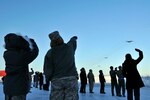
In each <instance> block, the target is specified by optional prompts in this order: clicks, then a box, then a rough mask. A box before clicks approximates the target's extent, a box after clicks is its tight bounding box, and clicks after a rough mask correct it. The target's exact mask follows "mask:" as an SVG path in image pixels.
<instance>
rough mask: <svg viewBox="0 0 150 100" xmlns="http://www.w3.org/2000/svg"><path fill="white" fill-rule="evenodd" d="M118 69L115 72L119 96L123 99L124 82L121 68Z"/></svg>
mask: <svg viewBox="0 0 150 100" xmlns="http://www.w3.org/2000/svg"><path fill="white" fill-rule="evenodd" d="M118 68H119V70H117V71H116V73H117V76H118V86H119V94H120V96H123V97H125V80H124V76H123V73H122V66H119V67H118Z"/></svg>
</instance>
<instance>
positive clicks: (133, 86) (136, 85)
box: [122, 49, 144, 100]
mask: <svg viewBox="0 0 150 100" xmlns="http://www.w3.org/2000/svg"><path fill="white" fill-rule="evenodd" d="M135 51H137V52H138V53H139V57H138V58H137V59H136V60H134V59H132V56H131V54H129V53H128V54H126V56H125V61H124V63H123V64H122V66H123V70H122V72H123V75H124V77H125V78H126V88H127V100H133V93H134V100H140V88H141V87H144V83H143V81H142V78H141V76H140V74H139V72H138V70H137V64H138V63H140V61H141V60H142V59H143V52H142V51H141V50H140V49H135Z"/></svg>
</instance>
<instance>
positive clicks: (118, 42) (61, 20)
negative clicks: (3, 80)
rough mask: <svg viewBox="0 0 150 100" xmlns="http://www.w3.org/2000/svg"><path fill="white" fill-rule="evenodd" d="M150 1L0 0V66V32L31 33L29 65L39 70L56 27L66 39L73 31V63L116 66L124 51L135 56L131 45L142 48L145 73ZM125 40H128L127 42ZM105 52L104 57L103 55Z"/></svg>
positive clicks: (144, 72)
mask: <svg viewBox="0 0 150 100" xmlns="http://www.w3.org/2000/svg"><path fill="white" fill-rule="evenodd" d="M149 4H150V1H149V0H94V1H93V0H1V1H0V38H1V39H0V46H1V47H0V69H4V68H5V63H4V59H3V52H4V50H5V49H4V48H3V44H4V39H3V37H4V36H5V35H6V34H7V33H10V32H19V33H21V34H22V35H28V37H31V38H34V39H35V41H36V42H37V44H38V46H39V49H40V53H39V56H38V57H37V59H36V60H35V61H34V62H32V63H31V64H30V67H32V68H33V69H34V70H35V71H42V69H43V61H44V56H45V54H46V52H47V50H48V49H49V48H50V46H49V43H50V40H49V38H48V34H49V33H50V32H52V31H55V30H58V31H59V32H60V34H61V36H62V37H63V38H64V40H65V42H67V41H68V40H69V39H70V38H71V37H72V36H74V35H77V36H78V47H77V51H76V55H75V57H76V66H77V69H78V71H79V72H80V68H82V67H85V69H86V71H87V73H88V70H89V69H93V71H94V74H95V76H98V71H99V70H100V69H101V70H103V71H104V74H105V75H108V74H109V67H110V66H111V65H112V66H114V67H118V66H119V65H121V64H122V63H123V61H124V56H125V54H126V53H131V54H132V56H133V58H135V59H136V58H137V57H138V53H137V52H136V51H135V50H134V49H135V48H139V49H141V50H142V51H143V52H144V59H143V60H142V62H141V63H140V64H139V65H138V70H139V72H140V73H141V75H150V74H149V72H150V64H149V59H150V51H149V50H150V46H149V43H150V39H149V37H150V6H149ZM127 40H133V41H134V42H132V43H127V42H126V41H127ZM105 57H107V59H106V58H105Z"/></svg>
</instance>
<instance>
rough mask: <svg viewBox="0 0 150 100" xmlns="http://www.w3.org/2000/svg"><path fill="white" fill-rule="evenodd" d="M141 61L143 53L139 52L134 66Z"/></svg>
mask: <svg viewBox="0 0 150 100" xmlns="http://www.w3.org/2000/svg"><path fill="white" fill-rule="evenodd" d="M142 59H143V52H142V51H139V57H138V59H137V60H136V64H138V63H139V62H140V61H141V60H142Z"/></svg>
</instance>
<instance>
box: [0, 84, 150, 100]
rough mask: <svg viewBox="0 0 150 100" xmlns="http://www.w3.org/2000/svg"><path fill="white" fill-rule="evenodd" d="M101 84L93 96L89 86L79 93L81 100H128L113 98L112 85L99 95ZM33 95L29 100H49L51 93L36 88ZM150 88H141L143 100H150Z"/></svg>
mask: <svg viewBox="0 0 150 100" xmlns="http://www.w3.org/2000/svg"><path fill="white" fill-rule="evenodd" d="M99 88H100V87H99V84H96V85H95V87H94V93H93V94H91V93H89V91H88V85H87V88H86V94H81V93H79V100H126V97H117V96H111V89H110V85H107V86H106V87H105V92H106V94H100V93H99ZM31 91H32V93H29V94H28V95H27V100H49V94H50V92H49V91H43V90H39V89H36V88H32V89H31ZM149 93H150V87H144V88H141V100H150V95H149ZM0 100H4V94H3V85H2V84H1V83H0Z"/></svg>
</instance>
